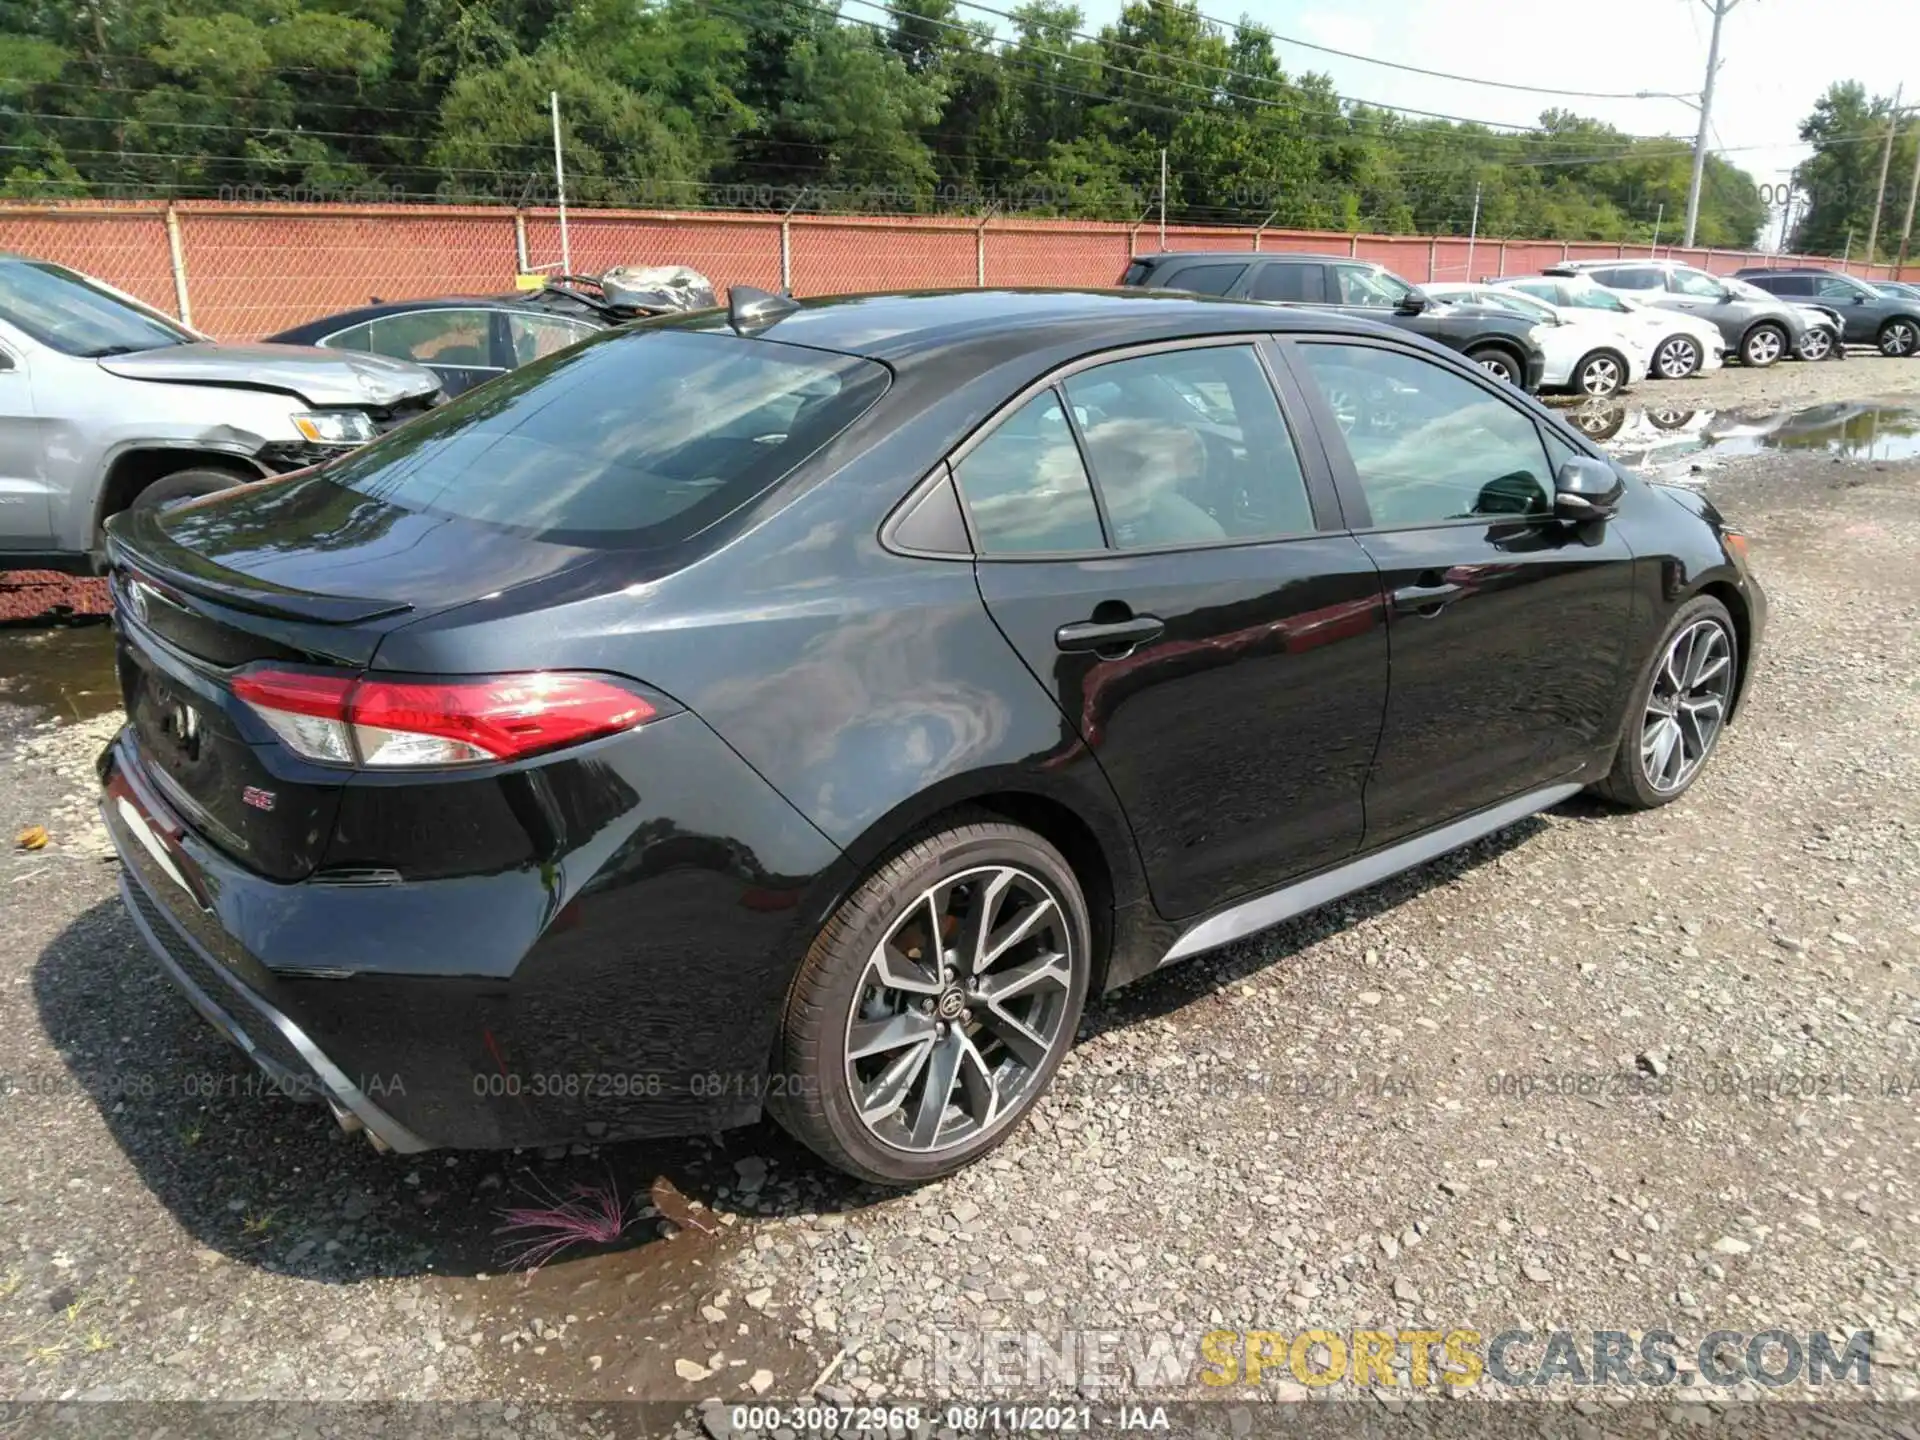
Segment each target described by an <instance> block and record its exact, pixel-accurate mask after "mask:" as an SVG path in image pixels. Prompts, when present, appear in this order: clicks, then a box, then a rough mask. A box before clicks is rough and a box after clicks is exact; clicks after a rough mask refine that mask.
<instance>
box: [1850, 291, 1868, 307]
mask: <svg viewBox="0 0 1920 1440" xmlns="http://www.w3.org/2000/svg"><path fill="white" fill-rule="evenodd" d="M1853 303H1854V304H1856V305H1864V304H1866V303H1867V297H1866V296H1864V295H1862V294H1861V293H1860V292H1859V291H1858V290H1856V291H1854V292H1853Z"/></svg>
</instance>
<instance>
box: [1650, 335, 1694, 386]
mask: <svg viewBox="0 0 1920 1440" xmlns="http://www.w3.org/2000/svg"><path fill="white" fill-rule="evenodd" d="M1699 368H1700V347H1699V346H1698V345H1696V344H1694V343H1693V341H1691V340H1689V339H1688V338H1687V337H1686V336H1684V335H1675V336H1673V337H1672V338H1671V339H1669V340H1666V341H1663V342H1662V343H1661V345H1660V348H1659V349H1658V350H1656V351H1655V352H1654V356H1653V369H1654V373H1655V374H1657V375H1658V376H1659V377H1660V378H1661V379H1662V380H1684V379H1686V378H1687V377H1688V376H1689V375H1691V374H1693V372H1694V371H1696V370H1698V369H1699Z"/></svg>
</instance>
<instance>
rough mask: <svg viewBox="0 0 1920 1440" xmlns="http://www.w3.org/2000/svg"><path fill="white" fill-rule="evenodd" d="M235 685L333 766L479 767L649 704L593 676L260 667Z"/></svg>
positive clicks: (563, 740) (264, 715)
mask: <svg viewBox="0 0 1920 1440" xmlns="http://www.w3.org/2000/svg"><path fill="white" fill-rule="evenodd" d="M233 693H234V694H235V695H237V696H238V697H239V698H240V699H242V700H244V701H245V702H246V703H247V705H248V706H250V707H251V708H252V709H253V711H254V713H255V714H257V715H259V717H260V718H261V719H262V720H264V721H266V723H267V724H268V725H269V726H270V727H272V729H273V733H274V734H276V735H278V736H279V737H280V738H281V739H282V740H284V741H285V742H286V743H287V745H288V747H289V748H290V749H292V750H293V751H294V752H295V753H297V754H300V755H304V756H305V757H306V758H307V759H309V760H319V761H323V762H325V763H327V764H332V765H366V766H377V767H394V766H412V765H483V764H490V763H493V762H496V761H500V760H517V759H519V758H520V757H522V756H524V755H533V754H537V753H539V752H540V751H543V750H554V749H558V748H560V747H561V746H564V745H577V744H579V743H580V742H581V741H583V740H592V739H595V738H597V737H599V736H602V735H612V734H615V733H617V732H618V731H621V730H631V729H633V728H634V727H635V726H636V725H642V724H644V723H646V722H647V721H648V720H651V719H652V718H653V716H654V714H655V711H654V708H653V706H651V705H649V704H648V703H647V702H646V701H645V700H643V699H641V698H640V697H639V696H638V695H635V694H634V693H633V692H632V691H631V690H624V689H622V688H621V687H620V686H618V685H615V684H613V683H611V682H610V681H606V680H601V679H599V678H597V677H595V676H592V675H568V674H558V673H553V672H545V671H543V672H541V673H538V674H533V675H498V676H491V677H489V678H487V679H484V680H452V681H443V680H374V679H367V680H356V679H354V678H352V677H351V676H336V675H323V674H313V673H310V672H304V671H298V670H274V669H259V670H249V671H246V672H244V673H243V674H241V675H239V676H237V677H236V678H235V680H234V682H233Z"/></svg>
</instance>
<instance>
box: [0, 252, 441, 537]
mask: <svg viewBox="0 0 1920 1440" xmlns="http://www.w3.org/2000/svg"><path fill="white" fill-rule="evenodd" d="M441 398H442V396H441V393H440V382H439V381H438V380H437V379H435V378H434V376H433V374H432V373H431V372H430V371H427V370H423V369H421V368H420V367H419V366H418V365H409V364H406V363H404V362H402V361H398V360H388V359H383V358H381V357H379V356H375V355H346V354H339V353H336V352H333V351H328V350H316V349H313V348H311V347H307V346H291V345H222V344H216V343H215V342H213V341H211V340H208V339H207V338H206V337H205V336H203V335H200V334H197V333H196V332H194V331H192V330H189V329H187V328H186V327H185V326H183V325H180V324H178V323H177V322H175V321H173V320H170V319H169V318H167V316H165V315H163V314H161V313H160V312H159V311H158V310H155V309H153V308H152V307H151V306H148V305H144V304H142V303H141V302H140V301H138V300H135V299H134V298H133V297H132V296H129V295H124V294H122V293H121V292H120V291H118V290H115V289H114V288H113V287H112V286H110V285H105V284H103V283H101V282H100V281H98V280H94V279H91V278H89V277H88V276H85V275H82V274H80V273H79V272H78V271H76V270H69V269H67V268H66V267H65V266H62V265H55V264H52V263H51V262H49V261H45V260H32V259H28V258H27V257H26V256H23V255H10V254H4V253H0V568H6V569H57V570H66V571H72V572H79V573H84V572H85V571H87V570H89V569H90V568H92V567H93V566H94V565H95V563H96V561H97V560H98V559H99V558H100V557H101V555H102V553H103V552H102V550H101V544H102V526H103V524H104V523H105V521H106V520H107V519H108V518H110V517H111V516H113V515H116V514H118V513H119V512H121V511H123V510H126V509H128V508H130V507H152V506H158V505H165V504H169V503H171V502H174V501H177V500H181V499H185V498H187V497H189V496H194V495H204V494H207V493H209V492H211V491H214V490H224V489H228V488H230V487H232V486H235V485H239V484H242V483H244V482H246V481H248V480H258V479H260V478H261V477H262V476H266V475H273V474H279V473H282V472H285V471H288V470H296V469H299V468H300V467H301V466H303V465H310V464H312V463H314V462H315V461H317V460H323V459H326V458H327V457H329V456H332V455H336V454H339V453H340V452H341V451H343V450H348V449H351V448H353V447H354V446H356V445H360V444H363V443H365V442H366V441H368V440H371V439H372V438H373V437H374V436H376V435H378V434H380V433H382V432H383V431H386V430H389V429H391V428H393V427H394V426H395V425H398V424H399V423H400V422H401V421H403V420H406V419H408V418H410V417H412V416H414V415H418V414H421V413H424V412H425V411H426V410H428V409H429V408H431V407H432V406H434V405H436V404H438V403H439V402H440V400H441Z"/></svg>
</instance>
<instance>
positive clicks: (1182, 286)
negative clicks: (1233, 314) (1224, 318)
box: [1161, 265, 1247, 295]
mask: <svg viewBox="0 0 1920 1440" xmlns="http://www.w3.org/2000/svg"><path fill="white" fill-rule="evenodd" d="M1246 269H1247V267H1246V266H1245V265H1187V266H1184V267H1182V268H1181V269H1179V270H1176V271H1174V272H1173V274H1172V275H1171V276H1169V277H1168V278H1167V279H1166V280H1164V281H1162V282H1161V283H1162V284H1163V285H1165V286H1166V287H1167V288H1168V289H1169V290H1185V291H1187V292H1189V293H1190V294H1194V295H1224V294H1226V293H1227V291H1229V290H1231V289H1232V288H1233V286H1234V282H1235V281H1236V280H1238V279H1239V278H1240V277H1241V275H1243V274H1245V273H1246Z"/></svg>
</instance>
